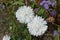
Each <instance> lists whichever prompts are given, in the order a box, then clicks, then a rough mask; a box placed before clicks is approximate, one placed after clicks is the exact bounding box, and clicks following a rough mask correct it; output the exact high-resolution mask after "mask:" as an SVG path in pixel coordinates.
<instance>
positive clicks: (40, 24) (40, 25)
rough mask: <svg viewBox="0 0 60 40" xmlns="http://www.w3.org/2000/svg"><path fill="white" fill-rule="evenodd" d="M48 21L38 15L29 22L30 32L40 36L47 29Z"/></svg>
mask: <svg viewBox="0 0 60 40" xmlns="http://www.w3.org/2000/svg"><path fill="white" fill-rule="evenodd" d="M46 24H47V22H46V21H44V19H43V18H42V17H39V16H36V17H34V19H33V20H32V21H31V22H30V23H28V24H27V28H28V30H29V33H30V34H31V35H34V36H40V35H43V34H44V33H45V31H46V30H47V25H46Z"/></svg>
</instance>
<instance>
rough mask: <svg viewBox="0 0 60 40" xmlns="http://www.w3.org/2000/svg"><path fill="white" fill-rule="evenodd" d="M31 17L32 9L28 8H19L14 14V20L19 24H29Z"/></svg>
mask: <svg viewBox="0 0 60 40" xmlns="http://www.w3.org/2000/svg"><path fill="white" fill-rule="evenodd" d="M33 17H34V12H33V9H32V8H31V7H29V6H21V7H20V8H19V9H18V10H17V12H16V18H17V20H19V22H21V23H29V22H30V21H31V20H32V19H33Z"/></svg>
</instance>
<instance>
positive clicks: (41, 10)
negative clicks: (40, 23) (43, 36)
mask: <svg viewBox="0 0 60 40" xmlns="http://www.w3.org/2000/svg"><path fill="white" fill-rule="evenodd" d="M37 15H39V16H42V17H43V18H46V17H47V14H46V11H45V9H44V8H39V11H38V13H37Z"/></svg>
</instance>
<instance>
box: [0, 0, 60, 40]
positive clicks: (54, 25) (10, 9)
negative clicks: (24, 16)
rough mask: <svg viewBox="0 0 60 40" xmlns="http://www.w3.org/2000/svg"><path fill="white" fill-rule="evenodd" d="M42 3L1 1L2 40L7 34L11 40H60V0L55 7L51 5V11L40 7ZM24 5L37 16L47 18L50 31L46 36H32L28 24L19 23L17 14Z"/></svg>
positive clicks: (32, 0) (24, 0)
mask: <svg viewBox="0 0 60 40" xmlns="http://www.w3.org/2000/svg"><path fill="white" fill-rule="evenodd" d="M42 1H43V0H0V40H2V38H3V36H4V35H5V34H6V33H7V34H8V35H11V40H60V0H56V2H57V3H56V4H55V6H53V7H52V6H51V5H50V6H49V10H46V9H45V8H44V7H42V6H40V3H41V2H42ZM51 1H52V0H51ZM23 5H27V6H31V7H32V8H33V10H34V12H35V14H37V15H39V16H42V17H43V18H45V20H46V21H47V23H48V24H47V25H48V30H47V31H46V32H45V34H44V35H42V36H38V37H35V36H32V35H30V34H29V32H28V29H27V28H26V27H27V26H26V24H21V23H19V21H17V19H16V17H15V13H16V11H17V9H18V8H19V7H20V6H23ZM54 11H55V12H57V13H55V12H54ZM51 12H54V13H51Z"/></svg>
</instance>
